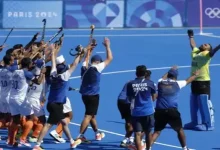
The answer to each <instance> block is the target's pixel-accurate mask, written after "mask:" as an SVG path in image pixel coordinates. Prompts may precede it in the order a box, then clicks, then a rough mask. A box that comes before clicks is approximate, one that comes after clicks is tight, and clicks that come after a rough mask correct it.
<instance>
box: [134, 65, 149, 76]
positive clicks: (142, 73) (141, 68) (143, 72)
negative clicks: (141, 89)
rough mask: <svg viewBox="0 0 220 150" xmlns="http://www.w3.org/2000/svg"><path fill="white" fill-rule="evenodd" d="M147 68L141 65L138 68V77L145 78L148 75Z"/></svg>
mask: <svg viewBox="0 0 220 150" xmlns="http://www.w3.org/2000/svg"><path fill="white" fill-rule="evenodd" d="M146 70H147V67H146V66H145V65H140V66H137V67H136V76H137V77H143V76H145V75H146Z"/></svg>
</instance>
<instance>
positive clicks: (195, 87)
mask: <svg viewBox="0 0 220 150" xmlns="http://www.w3.org/2000/svg"><path fill="white" fill-rule="evenodd" d="M193 35H194V34H193V30H188V36H189V40H190V46H191V48H192V52H191V56H192V64H191V73H193V72H195V71H196V70H200V75H199V76H198V77H197V78H196V80H194V81H193V82H192V84H191V96H190V113H191V122H190V123H188V124H186V125H185V127H184V128H185V129H192V130H198V131H212V130H214V111H213V106H212V102H211V100H210V93H211V92H210V74H209V64H210V61H211V58H212V57H213V56H214V54H215V53H216V52H217V51H218V50H219V49H220V45H218V46H217V47H216V48H214V49H212V46H211V45H210V44H203V45H201V46H200V47H198V48H197V47H196V43H195V41H194V37H193Z"/></svg>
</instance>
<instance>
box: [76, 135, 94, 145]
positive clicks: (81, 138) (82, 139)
mask: <svg viewBox="0 0 220 150" xmlns="http://www.w3.org/2000/svg"><path fill="white" fill-rule="evenodd" d="M77 139H80V140H81V141H82V143H91V141H90V140H87V139H86V137H85V136H84V135H83V136H80V137H78V138H77ZM77 139H76V140H77Z"/></svg>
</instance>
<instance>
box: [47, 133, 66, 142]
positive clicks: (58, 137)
mask: <svg viewBox="0 0 220 150" xmlns="http://www.w3.org/2000/svg"><path fill="white" fill-rule="evenodd" d="M50 136H51V137H52V138H54V139H55V140H56V141H57V142H59V143H66V140H65V139H64V138H62V137H60V135H59V134H58V133H57V132H56V130H53V131H51V132H50Z"/></svg>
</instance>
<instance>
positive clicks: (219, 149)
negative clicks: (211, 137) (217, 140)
mask: <svg viewBox="0 0 220 150" xmlns="http://www.w3.org/2000/svg"><path fill="white" fill-rule="evenodd" d="M212 149H217V150H220V148H212Z"/></svg>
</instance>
